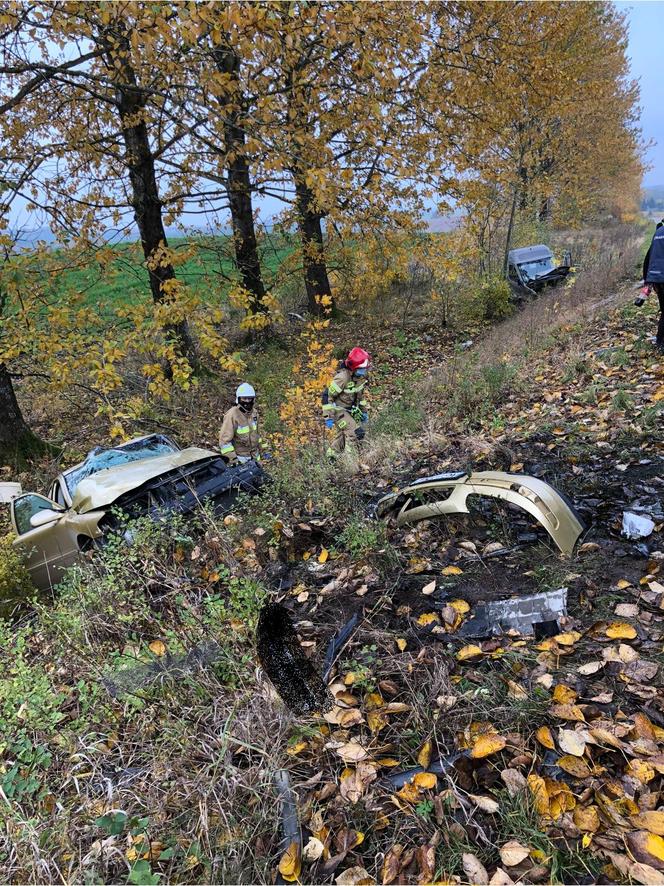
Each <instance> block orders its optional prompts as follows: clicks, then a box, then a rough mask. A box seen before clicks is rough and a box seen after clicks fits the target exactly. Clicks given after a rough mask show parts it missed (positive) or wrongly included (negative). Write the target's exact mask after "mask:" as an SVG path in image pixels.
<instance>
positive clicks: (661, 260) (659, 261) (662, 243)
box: [643, 221, 664, 351]
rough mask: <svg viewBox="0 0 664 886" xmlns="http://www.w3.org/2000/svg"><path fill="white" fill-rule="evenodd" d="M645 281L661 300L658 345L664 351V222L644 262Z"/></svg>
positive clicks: (654, 237) (657, 230)
mask: <svg viewBox="0 0 664 886" xmlns="http://www.w3.org/2000/svg"><path fill="white" fill-rule="evenodd" d="M643 280H644V282H645V283H648V284H649V285H650V286H652V288H653V289H654V290H655V293H656V295H657V298H658V300H659V311H660V314H659V323H658V325H657V337H656V339H655V342H656V345H657V347H658V348H659V350H660V351H664V221H661V222H659V223H658V224H657V227H656V228H655V234H654V236H653V238H652V243H651V244H650V248H649V249H648V252H647V253H646V257H645V259H644V260H643Z"/></svg>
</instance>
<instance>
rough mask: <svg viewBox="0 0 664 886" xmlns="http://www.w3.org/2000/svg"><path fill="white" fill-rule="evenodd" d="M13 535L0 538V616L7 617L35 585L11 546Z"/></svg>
mask: <svg viewBox="0 0 664 886" xmlns="http://www.w3.org/2000/svg"><path fill="white" fill-rule="evenodd" d="M14 538H15V536H14V535H5V536H4V538H0V617H2V618H7V617H9V616H10V615H11V613H12V611H13V610H14V609H15V608H16V606H17V605H20V604H22V603H24V602H25V601H26V600H28V599H30V597H32V595H33V594H34V593H35V586H34V585H33V584H32V580H31V579H30V573H29V572H28V570H27V569H26V567H25V564H24V563H23V561H22V560H21V557H20V555H19V552H18V551H17V550H16V548H15V547H14V546H13V544H12V542H13V541H14Z"/></svg>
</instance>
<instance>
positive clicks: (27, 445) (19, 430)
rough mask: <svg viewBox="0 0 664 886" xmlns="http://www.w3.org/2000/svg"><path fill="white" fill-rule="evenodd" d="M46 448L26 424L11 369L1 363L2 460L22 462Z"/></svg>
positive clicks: (0, 457)
mask: <svg viewBox="0 0 664 886" xmlns="http://www.w3.org/2000/svg"><path fill="white" fill-rule="evenodd" d="M46 448H47V447H46V444H45V443H44V442H43V441H42V440H40V439H39V437H37V435H36V434H34V433H33V432H32V431H31V430H30V428H29V427H28V425H27V424H26V421H25V419H24V418H23V413H22V412H21V407H20V406H19V405H18V400H17V399H16V392H15V391H14V385H13V382H12V378H11V375H10V374H9V370H8V369H7V367H6V365H5V364H4V363H0V460H2V461H3V462H5V461H12V462H18V463H19V464H22V463H23V462H24V461H25V459H26V458H27V457H29V456H30V455H37V454H39V453H42V452H44V451H45V450H46Z"/></svg>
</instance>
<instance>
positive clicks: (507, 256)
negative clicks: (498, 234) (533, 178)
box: [503, 184, 519, 277]
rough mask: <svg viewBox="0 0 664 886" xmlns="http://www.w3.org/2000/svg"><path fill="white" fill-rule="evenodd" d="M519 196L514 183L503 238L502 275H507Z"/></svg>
mask: <svg viewBox="0 0 664 886" xmlns="http://www.w3.org/2000/svg"><path fill="white" fill-rule="evenodd" d="M518 197H519V186H518V185H517V184H515V185H514V193H513V195H512V206H511V209H510V219H509V222H508V223H507V236H506V238H505V257H504V259H503V277H507V267H508V265H509V260H510V246H511V245H512V231H513V229H514V215H515V213H516V204H517V200H518Z"/></svg>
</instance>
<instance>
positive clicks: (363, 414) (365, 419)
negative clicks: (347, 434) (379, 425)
mask: <svg viewBox="0 0 664 886" xmlns="http://www.w3.org/2000/svg"><path fill="white" fill-rule="evenodd" d="M365 421H369V413H368V412H363V413H362V422H365Z"/></svg>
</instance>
